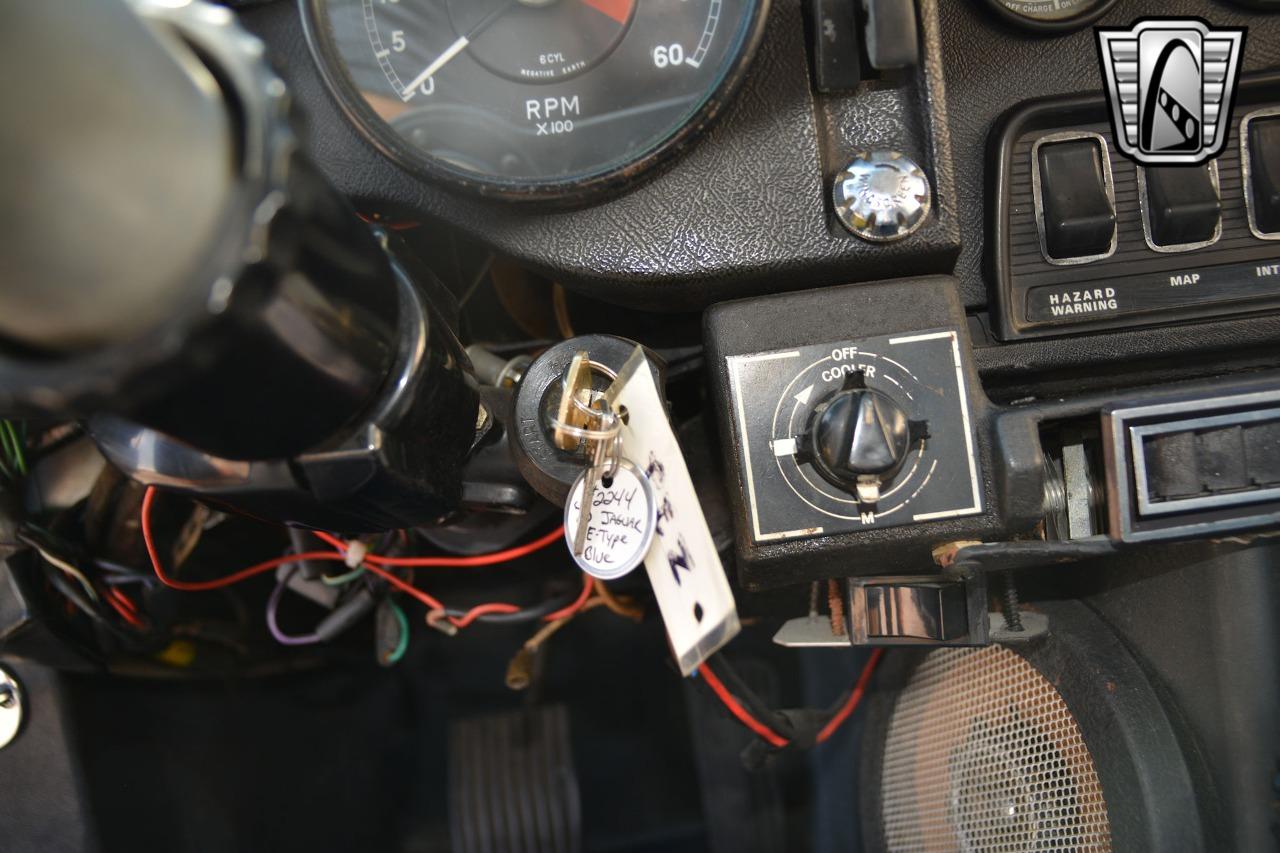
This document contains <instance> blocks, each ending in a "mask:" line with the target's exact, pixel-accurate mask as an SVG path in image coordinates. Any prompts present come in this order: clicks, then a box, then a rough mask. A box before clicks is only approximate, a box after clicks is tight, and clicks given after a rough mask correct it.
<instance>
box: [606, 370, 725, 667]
mask: <svg viewBox="0 0 1280 853" xmlns="http://www.w3.org/2000/svg"><path fill="white" fill-rule="evenodd" d="M617 385H618V386H621V391H619V392H618V394H617V395H616V403H615V408H617V407H619V406H621V407H625V409H626V413H627V416H626V419H625V422H624V424H623V427H622V454H623V456H625V457H626V458H627V459H629V460H631V461H632V462H634V463H635V465H636V467H638V468H639V469H640V471H641V472H642V473H643V474H645V475H646V476H648V478H649V484H650V485H651V486H652V487H653V496H654V501H655V503H656V505H657V525H656V528H655V530H654V536H653V545H651V546H650V548H649V553H648V555H646V557H645V561H644V565H645V568H646V569H647V570H648V572H649V583H650V584H652V585H653V592H654V595H655V596H656V597H657V599H658V607H659V609H660V610H661V611H662V620H663V622H665V623H666V626H667V636H668V637H669V638H670V640H671V647H672V649H673V650H674V651H675V655H676V661H677V663H679V665H680V671H681V672H682V673H683V674H685V675H689V674H690V673H691V672H693V671H694V670H695V669H696V668H697V667H698V665H699V664H701V663H702V662H703V661H705V660H706V659H707V658H708V657H710V656H711V655H712V654H713V653H714V652H715V651H716V650H717V649H719V648H720V647H721V646H723V645H724V644H725V643H727V642H729V640H731V639H733V638H734V637H735V636H736V635H737V633H738V631H739V630H740V629H741V625H740V624H739V623H738V609H737V606H736V605H735V604H734V601H733V591H732V590H731V589H730V588H729V581H728V579H727V578H726V577H725V574H724V566H722V565H721V564H720V555H719V554H718V553H717V552H716V546H715V543H714V542H713V541H712V539H711V531H710V530H709V529H708V528H707V520H706V518H705V517H704V516H703V514H702V505H701V504H700V503H699V501H698V496H697V493H696V492H695V491H694V488H693V480H692V478H690V476H689V468H688V466H686V465H685V462H684V454H683V453H681V451H680V445H679V443H678V442H677V441H676V436H675V433H674V432H673V431H672V429H671V423H670V421H668V420H667V409H666V405H665V404H664V403H663V401H662V398H661V396H660V395H659V394H658V389H657V387H656V386H655V384H654V381H653V374H652V373H651V371H650V370H649V363H648V361H647V360H646V359H645V356H644V350H642V349H641V348H640V347H636V351H635V352H634V353H632V355H631V357H630V358H629V359H627V363H626V364H625V365H623V368H622V370H620V371H618V381H617Z"/></svg>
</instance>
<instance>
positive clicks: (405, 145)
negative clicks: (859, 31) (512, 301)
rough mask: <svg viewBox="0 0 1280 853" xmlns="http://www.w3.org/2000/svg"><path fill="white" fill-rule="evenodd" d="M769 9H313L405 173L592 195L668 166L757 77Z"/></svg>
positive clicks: (333, 73) (445, 2)
mask: <svg viewBox="0 0 1280 853" xmlns="http://www.w3.org/2000/svg"><path fill="white" fill-rule="evenodd" d="M768 2H769V0H301V3H302V8H303V19H304V21H305V23H306V27H307V34H308V39H309V41H310V43H311V46H312V50H313V52H314V54H315V56H316V59H317V61H318V62H319V64H320V67H321V70H322V72H323V74H324V77H325V79H326V80H327V81H328V83H329V85H330V87H331V88H332V89H333V91H334V94H335V95H336V97H337V98H338V100H339V101H340V102H341V103H342V105H343V108H344V110H345V111H346V112H347V114H348V115H349V116H350V117H351V118H352V119H354V120H355V121H356V123H357V124H358V125H359V126H360V127H361V128H362V129H363V130H364V131H365V132H366V133H367V134H368V135H369V137H370V138H371V139H372V140H373V141H374V142H375V144H377V145H378V147H379V148H380V149H382V150H383V151H384V152H385V153H386V154H388V155H389V156H391V157H393V158H394V159H396V160H397V161H399V162H400V163H401V164H403V165H405V166H406V167H408V168H410V169H413V170H415V171H418V172H422V173H425V174H427V175H429V176H432V177H438V178H443V179H446V180H449V181H452V182H454V183H456V184H461V185H464V186H467V187H471V188H474V189H478V190H480V191H482V192H488V193H494V194H499V195H506V196H525V197H554V196H571V195H579V194H582V193H585V192H587V191H589V190H590V189H592V188H594V187H598V186H602V185H612V184H613V183H615V182H616V181H618V180H619V179H621V177H623V176H624V175H625V176H632V175H634V174H636V173H637V172H638V171H640V170H641V169H642V168H643V167H644V166H646V165H649V164H650V163H653V162H655V161H656V160H657V159H658V158H659V155H661V154H662V153H663V152H667V151H671V150H673V149H674V148H675V147H676V146H677V145H678V143H680V142H681V141H683V140H685V139H687V138H689V137H690V136H691V135H692V134H693V133H695V132H696V131H698V130H699V129H700V128H702V127H703V126H705V124H706V123H707V122H708V121H709V120H710V118H711V117H712V115H713V114H714V113H715V112H716V110H717V109H718V107H719V106H720V105H721V104H723V103H724V100H725V99H726V98H727V97H728V95H729V94H730V91H731V90H732V88H733V87H734V86H735V85H736V84H737V82H738V81H739V80H740V79H741V77H742V72H743V70H744V67H745V65H746V63H747V61H748V60H749V59H750V56H751V54H752V52H753V51H754V49H755V47H756V45H757V43H758V42H759V39H760V32H761V29H762V25H763V19H764V12H765V7H766V6H767V5H768Z"/></svg>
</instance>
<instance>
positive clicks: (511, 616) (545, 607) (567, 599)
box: [444, 594, 578, 625]
mask: <svg viewBox="0 0 1280 853" xmlns="http://www.w3.org/2000/svg"><path fill="white" fill-rule="evenodd" d="M577 597H578V596H577V594H572V595H563V596H560V597H559V598H552V599H548V600H547V601H544V602H542V603H541V604H535V605H533V606H532V607H525V608H522V609H520V610H517V611H515V612H514V613H485V614H484V615H482V616H477V617H476V620H475V621H477V622H488V623H490V624H493V625H521V624H524V623H525V622H536V621H538V620H539V619H541V618H542V617H544V616H550V615H551V614H552V613H555V612H556V611H557V610H563V609H564V608H566V607H568V606H569V605H570V604H572V603H573V602H574V600H575V599H577ZM444 612H445V614H446V615H448V616H453V617H455V618H461V617H462V616H465V615H466V613H467V611H465V610H459V609H458V608H456V607H447V608H445V611H444Z"/></svg>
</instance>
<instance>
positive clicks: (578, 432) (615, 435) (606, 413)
mask: <svg viewBox="0 0 1280 853" xmlns="http://www.w3.org/2000/svg"><path fill="white" fill-rule="evenodd" d="M586 365H587V368H588V369H590V370H593V371H595V372H597V373H599V374H601V375H602V376H606V377H608V378H609V379H610V380H612V381H616V380H617V378H618V374H617V372H616V371H614V370H613V368H611V367H609V366H608V365H607V364H601V363H600V362H598V361H594V360H592V359H587V360H586ZM560 394H561V396H562V397H563V396H564V395H565V394H569V369H568V368H567V367H566V368H565V371H564V373H563V374H561V376H560ZM600 402H601V403H602V404H603V405H604V409H603V410H601V409H597V408H594V407H593V406H592V404H590V403H583V402H582V401H581V400H579V399H578V397H577V395H576V394H569V405H571V406H573V407H574V408H575V409H577V410H578V412H579V413H581V414H582V415H584V416H586V417H587V418H590V419H591V420H592V421H595V420H601V421H603V422H604V423H605V424H607V426H605V427H604V428H603V429H592V428H591V427H579V426H574V425H573V424H569V423H565V422H564V421H562V420H560V419H559V418H558V417H556V416H555V415H552V416H551V417H550V418H549V420H550V423H551V428H552V429H554V430H556V431H557V432H560V433H563V434H564V435H567V436H570V437H572V438H576V439H578V440H579V441H590V442H595V441H611V440H617V439H620V438H621V435H622V422H621V420H619V418H618V416H617V415H616V414H614V412H613V411H612V409H610V408H609V404H608V402H607V401H604V400H603V399H601V400H600ZM611 470H614V471H616V470H617V466H616V465H614V466H613V467H612V469H611Z"/></svg>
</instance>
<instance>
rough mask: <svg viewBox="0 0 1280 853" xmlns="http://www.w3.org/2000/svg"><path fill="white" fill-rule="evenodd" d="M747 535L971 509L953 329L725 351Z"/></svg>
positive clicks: (966, 408)
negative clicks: (742, 478) (743, 481)
mask: <svg viewBox="0 0 1280 853" xmlns="http://www.w3.org/2000/svg"><path fill="white" fill-rule="evenodd" d="M727 368H728V371H729V383H730V384H729V388H730V395H731V398H732V399H731V407H730V416H731V418H732V421H733V429H734V431H735V433H736V437H737V439H738V464H739V466H740V467H741V469H742V471H743V472H744V473H745V476H746V487H747V494H746V502H747V507H748V512H749V515H750V536H751V539H752V540H753V541H754V542H757V543H759V542H771V541H779V540H786V539H796V538H807V537H814V536H824V535H831V534H834V533H847V532H851V531H862V530H868V529H875V528H883V527H894V526H899V525H907V524H913V523H919V522H922V521H931V520H937V519H941V518H953V517H958V516H966V515H974V514H977V513H980V512H981V511H982V492H981V488H980V486H979V482H980V471H981V464H980V462H979V459H978V454H977V443H976V437H975V434H974V428H973V417H972V414H971V411H970V402H969V388H968V385H967V382H966V377H965V375H964V371H963V369H962V364H961V360H960V336H959V333H958V331H957V330H955V329H931V330H926V331H923V332H918V333H911V334H903V335H878V336H874V337H870V338H859V339H850V340H842V341H830V342H823V343H818V344H809V345H805V346H799V347H795V348H791V349H782V350H769V351H764V352H755V353H747V354H743V355H735V356H730V357H728V359H727Z"/></svg>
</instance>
